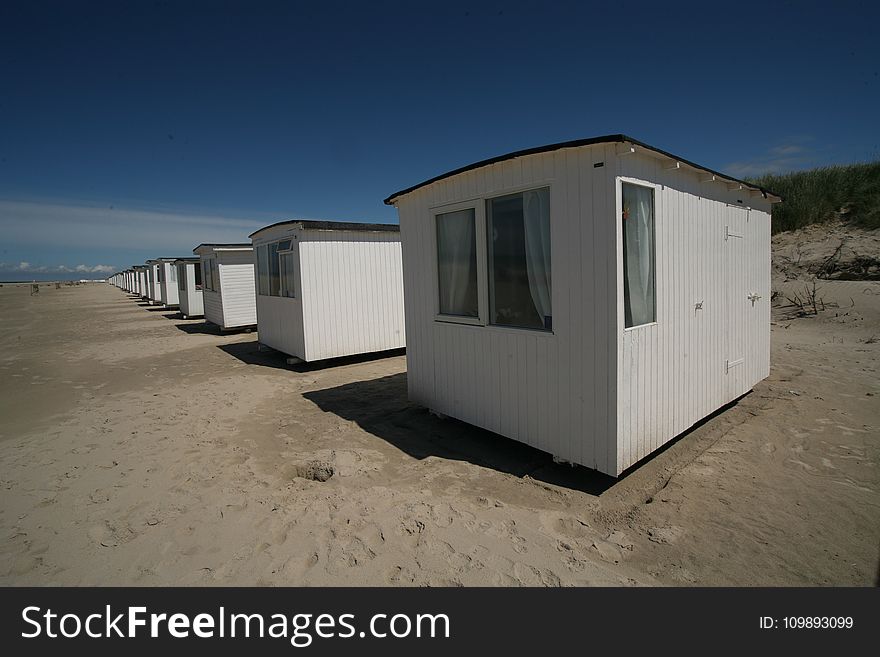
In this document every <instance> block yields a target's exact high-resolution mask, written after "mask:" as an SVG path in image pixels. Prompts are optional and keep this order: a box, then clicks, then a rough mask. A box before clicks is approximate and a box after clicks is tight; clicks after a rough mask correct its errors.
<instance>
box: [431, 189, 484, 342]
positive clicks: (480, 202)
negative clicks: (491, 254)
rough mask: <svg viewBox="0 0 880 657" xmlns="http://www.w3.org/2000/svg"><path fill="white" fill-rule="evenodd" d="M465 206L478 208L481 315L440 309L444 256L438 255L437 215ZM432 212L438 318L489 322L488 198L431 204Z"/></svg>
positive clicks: (478, 296)
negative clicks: (442, 257)
mask: <svg viewBox="0 0 880 657" xmlns="http://www.w3.org/2000/svg"><path fill="white" fill-rule="evenodd" d="M461 210H473V211H474V230H475V231H476V235H475V238H476V251H477V316H476V317H467V316H464V315H445V314H443V313H441V312H440V260H439V258H438V255H437V246H438V244H437V215H440V214H447V213H449V212H459V211H461ZM429 211H430V213H431V261H432V263H433V264H432V267H431V280H432V287H433V290H434V291H433V295H434V320H435V321H438V322H445V323H448V324H468V325H471V326H486V323H487V319H488V317H489V294H488V293H489V279H488V274H487V269H486V261H487V253H488V252H487V250H486V246H487V245H486V202H485V199H479V198H477V199H471V200H469V201H461V202H459V203H450V204H447V205H439V206H436V207H433V208H429Z"/></svg>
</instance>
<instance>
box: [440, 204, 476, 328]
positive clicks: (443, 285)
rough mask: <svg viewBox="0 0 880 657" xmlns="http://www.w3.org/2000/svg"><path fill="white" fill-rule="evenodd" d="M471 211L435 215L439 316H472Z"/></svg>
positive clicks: (472, 245)
mask: <svg viewBox="0 0 880 657" xmlns="http://www.w3.org/2000/svg"><path fill="white" fill-rule="evenodd" d="M475 232H476V227H475V225H474V211H473V210H470V209H469V210H460V211H459V212H447V213H445V214H440V215H437V258H438V261H439V267H438V269H439V271H438V274H439V277H440V281H439V283H440V312H441V313H442V314H444V315H471V316H476V315H477V314H478V313H477V309H476V308H473V307H468V306H472V305H473V304H472V303H471V301H472V297H473V295H472V294H471V293H472V290H471V288H472V287H473V286H474V285H475V283H476V276H475V274H476V270H475V267H476V263H475V262H474V260H475V258H474V257H473V256H474V238H475Z"/></svg>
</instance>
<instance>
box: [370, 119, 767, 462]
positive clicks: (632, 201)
mask: <svg viewBox="0 0 880 657" xmlns="http://www.w3.org/2000/svg"><path fill="white" fill-rule="evenodd" d="M780 200H781V199H780V198H779V197H777V196H775V195H774V194H772V193H771V192H768V191H767V190H764V189H761V188H759V187H756V186H754V185H752V184H748V183H745V182H742V181H740V180H736V179H735V178H732V177H730V176H726V175H723V174H720V173H718V172H715V171H712V170H710V169H708V168H706V167H702V166H700V165H697V164H693V163H692V162H688V161H687V160H684V159H682V158H680V157H677V156H675V155H672V154H670V153H667V152H665V151H661V150H659V149H657V148H654V147H651V146H648V145H646V144H643V143H642V142H639V141H637V140H634V139H631V138H629V137H627V136H625V135H610V136H605V137H598V138H594V139H586V140H580V141H573V142H566V143H561V144H553V145H550V146H546V147H541V148H534V149H530V150H526V151H520V152H516V153H511V154H508V155H504V156H501V157H497V158H493V159H490V160H485V161H482V162H478V163H476V164H473V165H470V166H467V167H463V168H461V169H457V170H455V171H452V172H450V173H447V174H444V175H441V176H438V177H436V178H432V179H431V180H428V181H426V182H424V183H421V184H419V185H415V186H413V187H410V188H408V189H405V190H403V191H400V192H397V193H396V194H392V195H391V196H390V197H389V198H388V199H386V201H385V202H386V203H388V204H392V205H395V206H396V207H397V208H398V212H399V215H400V224H401V236H402V238H403V267H404V269H403V270H404V289H405V294H406V329H407V379H408V386H409V396H410V398H411V399H412V400H414V401H416V402H418V403H420V404H423V405H424V406H427V407H429V408H431V409H433V410H435V411H437V412H439V413H442V414H446V415H450V416H453V417H456V418H460V419H462V420H464V421H466V422H469V423H471V424H474V425H477V426H480V427H483V428H486V429H489V430H491V431H494V432H496V433H499V434H501V435H503V436H507V437H509V438H512V439H515V440H518V441H521V442H524V443H527V444H529V445H533V446H535V447H537V448H539V449H541V450H544V451H546V452H549V453H551V454H553V455H554V456H555V457H557V458H558V459H560V460H564V461H568V462H572V463H579V464H582V465H585V466H588V467H590V468H595V469H597V470H600V471H602V472H605V473H608V474H610V475H614V476H617V475H619V474H621V473H622V472H623V471H624V470H626V469H627V468H628V467H629V466H631V465H633V464H634V463H637V462H638V461H639V460H640V459H642V458H643V457H645V456H647V455H648V454H650V453H652V452H653V451H654V450H656V449H658V448H659V447H661V446H662V445H663V444H665V443H667V442H669V441H670V440H672V439H673V438H674V437H676V436H678V435H679V434H681V433H682V432H684V431H685V430H687V429H688V428H689V427H691V426H693V425H694V424H695V423H697V422H698V421H700V420H701V419H703V418H705V417H706V416H708V415H710V414H711V413H712V412H714V411H715V410H717V409H719V408H721V407H722V406H724V405H725V404H727V403H728V402H731V401H733V400H735V399H737V398H738V397H740V396H742V395H743V394H745V393H746V392H748V391H749V390H750V389H751V388H752V387H753V386H754V385H755V384H756V383H757V382H758V381H760V380H761V379H763V378H764V377H766V376H767V375H768V373H769V366H770V209H771V204H772V203H775V202H778V201H780Z"/></svg>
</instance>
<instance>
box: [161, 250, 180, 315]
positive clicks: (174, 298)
mask: <svg viewBox="0 0 880 657" xmlns="http://www.w3.org/2000/svg"><path fill="white" fill-rule="evenodd" d="M175 262H177V258H157V260H156V263H157V267H156V271H157V279H158V286H159V303H160V304H162V305H163V306H165V307H166V308H176V307H177V306H178V303H179V302H178V294H177V267H176V266H175V264H174V263H175Z"/></svg>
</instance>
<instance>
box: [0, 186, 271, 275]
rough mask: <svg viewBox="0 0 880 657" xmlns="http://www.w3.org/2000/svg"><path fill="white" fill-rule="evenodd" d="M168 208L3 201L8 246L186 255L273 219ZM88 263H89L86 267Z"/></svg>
mask: <svg viewBox="0 0 880 657" xmlns="http://www.w3.org/2000/svg"><path fill="white" fill-rule="evenodd" d="M272 221H274V219H273V220H267V219H266V218H257V219H247V218H241V217H225V216H220V215H209V214H190V213H186V212H178V211H169V210H141V209H131V208H119V207H112V206H111V207H108V206H97V205H76V204H67V203H42V202H31V201H10V200H0V229H2V235H3V241H4V242H5V243H6V244H7V245H15V246H26V247H42V248H46V247H51V248H70V249H127V250H131V249H138V250H148V251H155V252H156V254H157V255H176V254H181V255H183V254H187V253H189V252H190V251H191V250H192V248H193V247H194V246H196V245H197V244H199V243H201V242H243V241H247V236H248V235H249V234H250V233H252V232H253V231H255V230H257V229H258V228H261V227H262V226H265V225H266V224H267V223H272ZM84 266H85V265H84Z"/></svg>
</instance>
